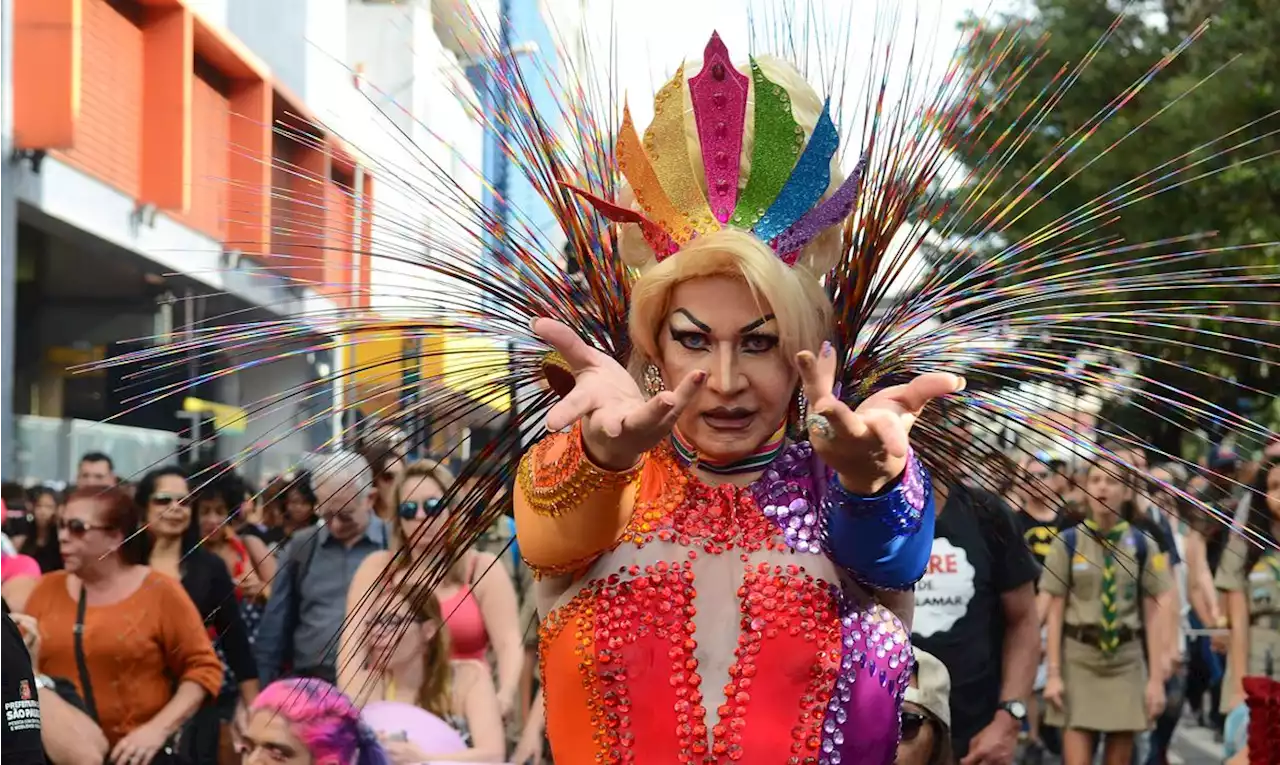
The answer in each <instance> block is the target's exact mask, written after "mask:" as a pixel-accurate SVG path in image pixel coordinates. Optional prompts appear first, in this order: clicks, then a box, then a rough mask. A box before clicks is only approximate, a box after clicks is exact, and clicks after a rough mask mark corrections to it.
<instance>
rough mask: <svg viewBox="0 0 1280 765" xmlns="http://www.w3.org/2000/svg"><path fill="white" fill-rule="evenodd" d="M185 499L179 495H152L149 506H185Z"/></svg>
mask: <svg viewBox="0 0 1280 765" xmlns="http://www.w3.org/2000/svg"><path fill="white" fill-rule="evenodd" d="M185 499H186V497H184V496H182V495H181V494H152V495H151V504H153V505H163V506H164V507H173V506H174V505H181V504H185V503H184V500H185Z"/></svg>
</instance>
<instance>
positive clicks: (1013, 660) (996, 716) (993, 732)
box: [912, 483, 1040, 765]
mask: <svg viewBox="0 0 1280 765" xmlns="http://www.w3.org/2000/svg"><path fill="white" fill-rule="evenodd" d="M935 491H936V492H937V496H935V506H936V507H937V508H938V521H937V526H936V528H935V531H934V541H933V552H932V555H931V556H930V560H929V566H928V569H927V570H926V572H925V575H924V578H923V579H921V580H920V582H919V583H918V584H917V585H916V602H915V618H914V622H913V635H912V640H913V642H914V644H915V645H916V646H918V647H919V648H921V649H923V650H925V651H928V652H929V653H931V654H933V655H934V656H937V657H938V658H939V659H941V660H942V662H943V664H945V665H946V666H947V669H948V671H949V672H950V673H951V682H952V693H951V698H952V706H951V719H952V729H951V732H952V745H953V748H954V751H955V754H956V756H957V758H960V761H961V762H962V765H1008V764H1009V763H1011V762H1012V761H1013V757H1014V750H1015V748H1016V746H1017V740H1018V733H1019V731H1020V730H1021V728H1022V722H1023V720H1024V719H1025V718H1026V701H1027V698H1028V697H1029V696H1030V695H1031V687H1032V682H1033V681H1034V679H1035V673H1036V665H1037V663H1038V662H1039V659H1040V628H1039V624H1038V623H1037V619H1036V610H1035V585H1034V582H1035V581H1036V578H1037V576H1038V575H1039V570H1038V567H1037V566H1036V562H1035V559H1034V558H1032V557H1031V553H1030V552H1028V550H1027V547H1026V544H1025V543H1024V542H1023V536H1022V533H1021V530H1020V529H1019V527H1018V524H1017V522H1016V521H1015V519H1014V516H1013V512H1012V511H1011V510H1010V509H1009V507H1008V506H1007V505H1006V504H1005V503H1004V502H1003V501H1002V500H1001V499H999V498H998V497H996V496H995V495H993V494H990V493H989V492H986V491H983V490H981V489H976V488H972V487H968V486H963V485H955V486H953V487H951V488H950V489H947V487H944V486H942V485H941V484H940V483H939V484H935Z"/></svg>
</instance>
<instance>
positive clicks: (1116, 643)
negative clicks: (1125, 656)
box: [1085, 520, 1142, 656]
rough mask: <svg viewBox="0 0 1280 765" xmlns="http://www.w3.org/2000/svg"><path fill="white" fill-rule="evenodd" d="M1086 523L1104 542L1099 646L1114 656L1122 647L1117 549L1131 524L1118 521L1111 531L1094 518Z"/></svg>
mask: <svg viewBox="0 0 1280 765" xmlns="http://www.w3.org/2000/svg"><path fill="white" fill-rule="evenodd" d="M1085 525H1086V526H1088V528H1089V529H1091V530H1092V531H1094V532H1095V533H1096V534H1097V537H1098V541H1099V542H1101V543H1102V595H1101V599H1102V639H1101V640H1099V642H1098V647H1099V648H1100V649H1102V653H1103V654H1104V655H1106V656H1113V655H1115V652H1116V650H1117V649H1118V648H1119V647H1120V624H1119V620H1120V615H1119V613H1118V611H1119V607H1118V605H1117V603H1116V597H1117V596H1118V594H1119V593H1118V589H1119V588H1118V587H1117V586H1116V571H1117V569H1118V568H1119V566H1118V565H1117V563H1116V549H1117V548H1118V547H1119V544H1120V540H1121V539H1123V538H1124V535H1125V532H1126V531H1128V530H1129V524H1128V522H1127V521H1117V522H1116V525H1114V526H1112V527H1111V529H1110V531H1103V530H1102V528H1100V527H1099V526H1098V525H1097V524H1096V523H1094V522H1093V521H1092V520H1088V521H1085ZM1138 576H1142V573H1141V572H1139V573H1138Z"/></svg>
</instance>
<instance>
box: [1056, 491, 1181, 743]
mask: <svg viewBox="0 0 1280 765" xmlns="http://www.w3.org/2000/svg"><path fill="white" fill-rule="evenodd" d="M1113 472H1115V471H1114V470H1113V469H1111V468H1107V467H1101V466H1095V467H1093V468H1092V469H1091V470H1090V471H1089V477H1088V483H1087V487H1088V494H1089V495H1091V496H1090V497H1089V501H1088V504H1089V513H1090V516H1091V517H1090V518H1089V519H1088V520H1086V521H1085V522H1084V523H1083V524H1082V525H1081V526H1079V527H1077V528H1076V529H1075V530H1074V531H1073V532H1070V534H1069V536H1074V538H1075V552H1074V554H1071V553H1070V552H1069V551H1068V544H1067V541H1066V539H1065V538H1064V537H1063V536H1060V537H1059V538H1058V539H1056V540H1055V541H1054V543H1053V545H1052V546H1051V547H1050V549H1049V556H1048V558H1046V559H1045V566H1044V573H1043V575H1042V577H1041V579H1040V591H1041V593H1044V594H1047V595H1048V596H1049V598H1050V600H1049V607H1048V632H1049V637H1048V643H1047V646H1048V654H1049V656H1048V665H1049V680H1048V684H1047V686H1046V687H1045V694H1044V695H1045V700H1046V701H1048V702H1049V704H1048V709H1047V711H1046V714H1045V723H1046V724H1048V725H1053V726H1056V727H1060V728H1062V729H1063V730H1064V738H1063V762H1064V763H1065V765H1088V763H1090V762H1092V761H1093V752H1094V747H1095V745H1096V743H1097V741H1096V739H1095V737H1096V735H1097V734H1098V733H1106V734H1108V735H1107V737H1106V762H1107V763H1111V764H1115V765H1120V764H1123V765H1127V764H1128V763H1129V762H1130V759H1131V756H1132V750H1133V733H1135V732H1137V731H1143V730H1146V729H1147V728H1148V727H1149V725H1150V721H1151V720H1152V719H1153V718H1154V717H1155V716H1157V715H1159V714H1160V712H1161V711H1162V709H1163V706H1164V678H1163V677H1159V676H1158V674H1157V676H1155V677H1152V678H1149V677H1148V672H1147V666H1146V660H1145V659H1144V653H1143V643H1142V642H1141V641H1143V640H1145V641H1146V647H1147V651H1148V653H1149V654H1150V655H1159V650H1160V649H1159V646H1160V645H1161V643H1160V638H1161V636H1160V635H1152V634H1151V633H1150V632H1148V631H1145V630H1144V629H1143V625H1144V624H1152V625H1156V624H1158V622H1157V621H1156V620H1155V619H1154V618H1153V617H1154V614H1155V611H1156V598H1157V597H1159V596H1160V595H1161V594H1162V593H1164V592H1165V591H1167V590H1168V589H1169V587H1170V586H1171V580H1170V577H1169V565H1168V561H1167V559H1166V558H1165V557H1164V555H1163V554H1161V553H1160V551H1159V547H1158V546H1157V545H1156V542H1155V540H1153V539H1150V538H1147V537H1142V536H1141V534H1140V532H1139V531H1137V530H1136V529H1134V528H1133V527H1131V526H1130V525H1129V524H1128V523H1126V522H1125V521H1122V520H1119V518H1118V516H1117V514H1116V513H1115V511H1114V510H1112V509H1111V508H1119V507H1121V506H1122V505H1123V503H1124V502H1127V501H1130V500H1131V498H1132V491H1131V489H1130V488H1129V487H1128V486H1127V485H1126V484H1125V483H1124V482H1123V480H1122V479H1120V478H1118V477H1117V476H1114V475H1112V473H1113ZM1064 534H1067V532H1064ZM1140 545H1145V551H1143V552H1141V553H1140ZM1139 558H1143V559H1144V560H1143V564H1142V570H1141V571H1140V572H1139V571H1138V570H1137V569H1138V563H1137V561H1138V559H1139ZM1144 689H1145V694H1144Z"/></svg>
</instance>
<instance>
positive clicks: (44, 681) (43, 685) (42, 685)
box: [36, 675, 58, 691]
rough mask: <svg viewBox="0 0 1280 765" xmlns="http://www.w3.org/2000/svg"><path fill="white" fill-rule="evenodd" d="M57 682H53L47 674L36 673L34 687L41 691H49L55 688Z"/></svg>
mask: <svg viewBox="0 0 1280 765" xmlns="http://www.w3.org/2000/svg"><path fill="white" fill-rule="evenodd" d="M57 687H58V686H57V684H56V683H54V682H53V678H52V677H49V676H48V675H36V688H39V689H40V690H42V691H51V690H56V689H57Z"/></svg>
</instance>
